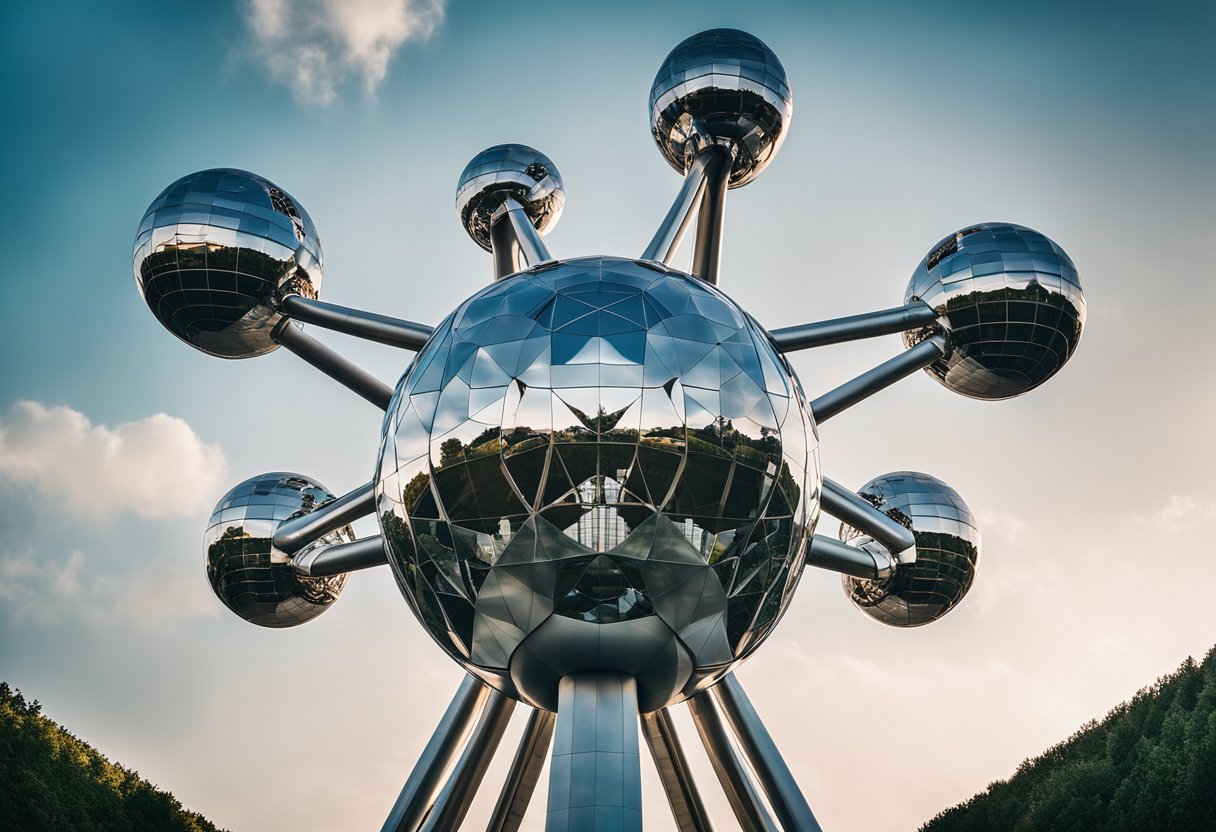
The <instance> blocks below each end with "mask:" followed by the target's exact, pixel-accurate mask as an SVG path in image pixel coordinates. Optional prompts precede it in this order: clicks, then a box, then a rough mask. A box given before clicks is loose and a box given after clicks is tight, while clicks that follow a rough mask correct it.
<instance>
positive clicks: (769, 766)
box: [707, 673, 820, 832]
mask: <svg viewBox="0 0 1216 832" xmlns="http://www.w3.org/2000/svg"><path fill="white" fill-rule="evenodd" d="M707 692H708V693H710V694H711V695H712V696H713V697H714V699H715V700H716V701H717V703H718V705H719V706H720V707H721V709H722V713H723V714H724V715H725V717H726V721H727V722H728V723H729V724H730V727H731V728H732V729H733V730H734V733H735V736H736V737H738V738H739V745H740V746H742V748H743V753H744V754H746V755H747V759H748V761H749V762H751V764H752V770H753V771H755V772H756V777H758V778H759V780H760V785H761V787H762V788H763V789H764V793H765V794H767V795H768V800H769V803H770V804H772V807H773V811H774V812H776V814H777V820H778V821H780V823H781V826H782V827H783V828H785V829H787V830H792V829H796V830H798V832H820V827H819V822H818V821H817V820H815V815H814V813H812V812H811V807H810V805H809V804H808V803H807V802H806V797H804V796H803V794H802V790H801V789H800V788H798V781H797V780H795V779H794V775H793V774H792V773H791V772H790V769H789V766H787V765H786V764H785V760H784V758H782V756H781V752H780V751H778V750H777V744H776V743H775V742H773V738H772V737H771V736H770V735H769V733H768V729H767V728H765V727H764V722H763V721H761V719H760V715H759V714H758V713H756V709H755V708H754V707H752V703H751V700H750V699H748V698H747V694H746V693H745V692H744V690H743V685H741V684H739V680H738V679H736V678H735V674H733V673H729V674H727V675H726V678H724V679H723V680H722V681H720V682H718V684H716V685H714V686H713V687H712V688H710V689H709V691H707Z"/></svg>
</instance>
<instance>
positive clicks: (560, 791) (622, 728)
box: [545, 670, 642, 832]
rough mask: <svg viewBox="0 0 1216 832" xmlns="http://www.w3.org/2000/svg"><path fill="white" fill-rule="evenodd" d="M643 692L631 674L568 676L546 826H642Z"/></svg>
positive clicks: (592, 830) (574, 831) (612, 829)
mask: <svg viewBox="0 0 1216 832" xmlns="http://www.w3.org/2000/svg"><path fill="white" fill-rule="evenodd" d="M641 830H642V770H641V764H640V754H639V751H638V693H637V682H636V681H635V680H634V678H633V677H632V676H628V675H626V674H623V673H616V672H613V671H599V670H590V671H583V672H579V673H572V674H570V675H569V676H564V677H562V680H561V683H560V685H559V687H558V707H557V728H556V730H555V731H554V734H553V758H552V760H551V761H550V764H549V809H548V814H547V819H546V822H545V832H641Z"/></svg>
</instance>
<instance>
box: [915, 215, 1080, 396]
mask: <svg viewBox="0 0 1216 832" xmlns="http://www.w3.org/2000/svg"><path fill="white" fill-rule="evenodd" d="M913 300H922V301H924V302H925V303H927V304H929V305H930V306H931V307H933V308H934V309H935V310H936V311H937V313H938V316H939V317H938V322H939V324H940V327H941V328H944V329H945V330H946V331H947V332H948V333H949V334H950V344H951V347H952V352H951V354H950V355H948V356H947V357H946V358H944V359H942V360H941V361H938V362H937V363H935V364H933V365H932V366H930V367H928V368H927V369H926V372H928V373H929V375H931V376H933V377H934V378H936V379H937V380H938V381H940V382H941V383H942V384H944V385H945V386H946V387H948V388H950V389H951V390H953V391H955V392H956V393H962V394H963V395H964V396H970V397H971V398H974V399H1008V398H1011V397H1013V396H1020V395H1021V394H1022V393H1025V392H1027V391H1028V390H1033V389H1034V388H1035V387H1038V386H1039V385H1040V384H1042V383H1043V382H1045V381H1047V379H1049V378H1051V377H1052V376H1053V375H1055V374H1056V373H1057V372H1058V371H1059V369H1060V368H1061V367H1063V366H1064V362H1066V361H1068V359H1069V358H1070V357H1071V356H1072V354H1073V352H1074V351H1075V350H1076V348H1077V343H1078V342H1079V341H1080V340H1081V329H1082V327H1083V326H1084V324H1085V296H1084V293H1083V292H1082V291H1081V278H1080V277H1079V276H1078V275H1077V268H1076V266H1074V265H1073V262H1072V260H1071V259H1069V257H1068V255H1067V254H1065V253H1064V249H1062V248H1060V247H1059V246H1058V245H1056V244H1055V243H1053V242H1052V241H1051V240H1049V239H1048V238H1047V237H1045V236H1043V235H1042V234H1040V233H1039V232H1037V231H1032V230H1031V229H1029V228H1024V227H1022V226H1020V225H1013V224H1011V223H997V222H990V223H983V224H980V225H974V226H971V227H969V228H964V229H963V230H961V231H958V232H956V233H954V234H951V235H950V236H949V237H946V238H945V239H944V240H942V241H941V242H940V243H938V244H937V245H936V246H934V247H933V249H932V250H931V251H930V252H929V254H928V255H926V256H925V259H924V260H922V261H921V263H920V265H919V266H917V268H916V271H915V272H914V273H913V274H912V280H911V281H910V282H909V283H908V290H907V292H905V293H904V302H905V303H908V302H911V301H913ZM937 331H938V326H928V327H923V328H921V329H917V330H912V331H909V332H905V333H904V343H905V344H906V345H908V346H909V347H910V346H912V345H914V344H917V343H919V342H920V341H923V340H924V339H925V338H928V337H931V336H932V335H933V334H934V333H935V332H937Z"/></svg>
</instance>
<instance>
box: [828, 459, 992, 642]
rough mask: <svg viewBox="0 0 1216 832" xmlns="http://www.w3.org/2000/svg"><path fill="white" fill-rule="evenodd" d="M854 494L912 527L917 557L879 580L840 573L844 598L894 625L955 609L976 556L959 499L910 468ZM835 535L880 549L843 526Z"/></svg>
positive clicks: (973, 531)
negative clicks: (846, 597)
mask: <svg viewBox="0 0 1216 832" xmlns="http://www.w3.org/2000/svg"><path fill="white" fill-rule="evenodd" d="M858 493H859V494H860V495H861V496H863V497H865V498H866V499H867V500H869V501H870V502H871V503H873V504H874V505H875V506H877V507H878V508H880V509H881V510H883V511H885V512H886V513H887V515H888V516H890V517H892V518H894V519H896V520H898V521H899V522H901V523H903V524H904V525H905V526H907V527H908V528H910V529H912V532H913V533H914V534H915V535H916V561H915V562H914V563H903V564H900V565H899V566H898V567H897V568H896V570H895V573H894V574H893V575H892V576H891V577H889V578H886V579H884V580H881V581H867V580H864V579H861V578H853V577H850V576H848V575H842V576H841V579H842V581H843V583H844V590H845V594H847V595H848V596H849V600H850V601H852V602H853V603H854V605H856V606H857V608H858V609H860V610H861V611H862V612H864V613H866V615H869V616H870V617H871V618H873V619H875V620H876V621H881V622H882V623H884V624H890V625H891V626H893V627H918V626H920V625H921V624H928V623H929V622H931V621H936V620H937V619H939V618H941V617H942V616H943V615H945V614H946V613H948V612H949V611H950V610H952V609H954V607H955V606H956V605H957V604H958V602H959V601H961V600H962V599H963V596H964V595H966V594H967V590H969V589H970V588H971V583H972V581H974V580H975V565H976V562H977V561H978V559H979V556H980V530H979V525H978V524H977V523H976V520H975V516H974V515H973V514H972V513H971V509H969V508H967V504H966V503H965V502H963V498H962V497H960V496H959V495H958V492H957V491H955V490H954V489H953V488H951V487H950V486H948V485H946V484H945V483H944V482H942V481H941V480H939V479H937V478H936V477H931V476H929V475H928V474H918V473H916V472H915V471H898V472H896V473H893V474H884V475H883V476H881V477H875V478H874V479H872V480H870V481H869V482H868V483H866V484H865V485H863V486H862V487H861V488H860V489H859V490H858ZM840 539H841V540H842V541H844V542H845V543H849V544H852V545H854V546H859V547H862V548H865V549H869V548H871V547H878V548H880V549H881V548H882V544H881V543H878V542H876V541H875V540H873V539H872V538H870V537H869V536H868V535H866V534H864V533H862V532H859V531H858V530H857V529H854V528H852V527H850V526H847V525H844V524H841V526H840Z"/></svg>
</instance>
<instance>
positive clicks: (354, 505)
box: [274, 482, 376, 555]
mask: <svg viewBox="0 0 1216 832" xmlns="http://www.w3.org/2000/svg"><path fill="white" fill-rule="evenodd" d="M375 510H376V490H375V484H374V483H370V482H369V483H367V484H366V485H361V486H359V487H358V488H356V489H355V490H354V491H348V492H347V493H345V494H343V495H342V496H341V497H339V498H337V499H336V500H334V501H333V502H332V503H326V504H325V505H323V506H321V507H320V508H319V509H317V510H316V511H310V512H309V513H308V514H301V515H300V516H299V517H296V518H294V519H292V520H288V521H286V522H284V523H283V525H281V526H279V528H278V529H277V530H276V531H275V533H274V547H275V548H276V549H278V550H279V551H282V552H286V553H287V554H289V555H291V554H295V553H296V552H298V551H300V550H301V549H303V548H304V547H305V546H307V545H308V544H309V543H312V542H313V541H314V540H317V539H318V538H321V537H324V536H325V535H327V534H329V533H330V532H332V531H333V530H334V529H340V528H342V527H343V526H349V525H350V524H351V523H353V522H355V521H356V520H358V519H359V518H361V517H366V516H367V515H369V514H371V513H372V512H373V511H375Z"/></svg>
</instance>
